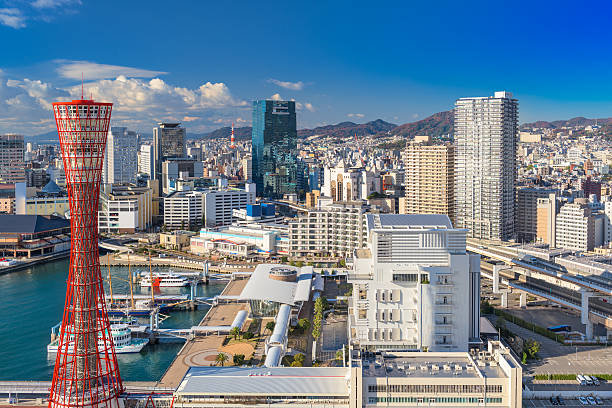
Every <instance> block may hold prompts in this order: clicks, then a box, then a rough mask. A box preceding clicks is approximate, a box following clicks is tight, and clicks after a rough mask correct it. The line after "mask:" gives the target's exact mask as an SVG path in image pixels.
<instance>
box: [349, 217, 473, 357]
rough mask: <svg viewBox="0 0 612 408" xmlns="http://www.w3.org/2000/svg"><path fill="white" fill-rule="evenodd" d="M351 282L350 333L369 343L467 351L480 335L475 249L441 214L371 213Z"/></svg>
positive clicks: (381, 347)
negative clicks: (364, 244)
mask: <svg viewBox="0 0 612 408" xmlns="http://www.w3.org/2000/svg"><path fill="white" fill-rule="evenodd" d="M367 228H368V248H367V249H362V250H356V251H355V255H354V260H353V268H354V270H353V273H352V274H349V282H351V283H352V284H353V294H352V298H351V303H350V304H349V338H350V341H351V342H352V344H355V345H358V346H359V347H360V348H362V349H366V350H370V351H379V350H406V351H409V350H420V351H467V350H468V346H469V344H470V343H471V342H476V343H477V342H479V336H480V279H479V277H480V257H479V255H475V254H468V253H467V252H466V231H465V230H463V229H455V228H453V227H452V225H451V223H450V219H449V218H448V216H446V215H430V214H426V215H396V214H380V215H378V214H370V215H368V216H367Z"/></svg>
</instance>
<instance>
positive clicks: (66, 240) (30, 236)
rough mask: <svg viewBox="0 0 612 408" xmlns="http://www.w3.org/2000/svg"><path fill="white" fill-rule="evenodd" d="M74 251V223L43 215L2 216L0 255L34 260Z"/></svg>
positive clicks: (0, 222)
mask: <svg viewBox="0 0 612 408" xmlns="http://www.w3.org/2000/svg"><path fill="white" fill-rule="evenodd" d="M69 249H70V222H69V221H67V220H66V219H64V218H60V217H55V216H42V215H20V214H0V253H1V254H2V255H3V256H12V257H26V258H32V257H36V256H42V255H52V254H55V253H60V252H64V251H68V250H69Z"/></svg>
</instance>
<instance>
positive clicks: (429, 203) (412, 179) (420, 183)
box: [400, 136, 455, 221]
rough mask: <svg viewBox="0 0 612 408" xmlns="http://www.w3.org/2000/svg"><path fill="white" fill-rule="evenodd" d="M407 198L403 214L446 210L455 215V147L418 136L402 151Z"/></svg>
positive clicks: (437, 212) (450, 216) (438, 212)
mask: <svg viewBox="0 0 612 408" xmlns="http://www.w3.org/2000/svg"><path fill="white" fill-rule="evenodd" d="M403 153H404V154H403V162H404V199H403V200H402V202H403V204H404V205H403V206H401V207H400V213H401V214H445V215H448V217H449V218H450V219H451V221H452V219H453V217H454V205H455V198H454V197H455V196H454V193H455V192H454V165H455V162H454V161H455V149H454V147H453V145H451V144H433V143H432V140H431V137H429V136H420V137H419V136H417V137H416V138H415V141H414V142H412V143H409V144H408V145H407V146H406V149H405V150H404V152H403Z"/></svg>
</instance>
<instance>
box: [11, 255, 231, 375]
mask: <svg viewBox="0 0 612 408" xmlns="http://www.w3.org/2000/svg"><path fill="white" fill-rule="evenodd" d="M153 270H154V271H162V270H163V271H167V270H168V269H167V268H154V269H153ZM134 271H136V272H140V271H147V272H148V267H132V272H134ZM67 274H68V259H64V260H59V261H54V262H49V263H47V264H44V265H37V266H34V267H32V268H29V269H26V270H23V271H19V272H14V273H10V274H8V275H0V380H51V376H52V375H53V364H54V362H55V360H54V355H50V356H48V355H47V348H46V347H47V344H48V343H49V341H50V336H51V327H52V326H54V325H56V324H57V323H59V322H60V321H61V319H62V310H63V308H64V301H65V296H66V279H67ZM102 275H103V277H104V280H105V286H108V284H107V282H106V279H107V275H108V270H107V268H106V267H102ZM111 276H112V277H113V293H124V294H129V286H128V283H127V282H126V281H124V280H121V279H127V277H128V268H126V267H116V268H114V267H113V268H111ZM224 286H225V283H211V284H210V285H208V286H204V285H200V286H199V287H198V296H215V295H217V294H219V293H221V291H222V290H223V287H224ZM133 288H134V293H149V292H148V289H147V288H144V289H143V290H142V291H141V290H140V287H139V286H138V285H134V287H133ZM107 291H108V288H107ZM173 291H174V292H173ZM177 292H180V293H188V292H189V289H188V288H167V289H166V288H163V289H162V290H161V293H162V294H163V293H177ZM207 310H208V307H207V306H200V309H198V310H195V311H175V312H172V313H171V316H170V318H168V319H167V320H165V321H164V322H163V323H162V324H161V327H167V328H183V327H191V326H193V325H195V324H197V323H199V321H200V320H201V319H202V317H203V316H204V314H205V313H206V311H207ZM142 322H143V324H146V323H147V320H143V321H142ZM181 347H182V343H166V344H155V345H148V346H146V347H145V348H144V349H143V350H142V352H140V353H137V354H119V355H118V359H119V369H120V372H121V377H122V378H123V379H124V380H125V381H154V380H158V379H159V378H160V377H161V376H162V374H163V373H164V371H165V370H166V368H167V367H168V365H169V364H170V363H171V362H172V360H173V359H174V356H175V355H176V353H177V352H178V350H179V349H180V348H181Z"/></svg>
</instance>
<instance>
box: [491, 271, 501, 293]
mask: <svg viewBox="0 0 612 408" xmlns="http://www.w3.org/2000/svg"><path fill="white" fill-rule="evenodd" d="M502 267H503V265H493V293H499V271H500V270H501V269H502Z"/></svg>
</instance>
